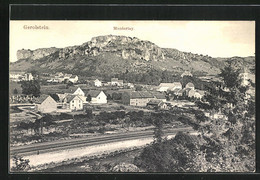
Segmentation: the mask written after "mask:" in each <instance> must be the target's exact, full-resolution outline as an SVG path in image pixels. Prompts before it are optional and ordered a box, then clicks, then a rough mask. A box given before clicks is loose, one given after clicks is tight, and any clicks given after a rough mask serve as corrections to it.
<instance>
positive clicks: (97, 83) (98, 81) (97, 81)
mask: <svg viewBox="0 0 260 180" xmlns="http://www.w3.org/2000/svg"><path fill="white" fill-rule="evenodd" d="M94 86H96V87H101V86H102V82H101V81H100V80H98V79H96V80H94Z"/></svg>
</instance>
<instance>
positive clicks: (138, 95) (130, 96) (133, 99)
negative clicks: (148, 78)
mask: <svg viewBox="0 0 260 180" xmlns="http://www.w3.org/2000/svg"><path fill="white" fill-rule="evenodd" d="M151 99H155V97H154V96H153V95H152V94H151V93H149V92H147V91H132V92H124V93H123V94H122V103H123V104H126V105H131V106H141V107H145V106H146V105H147V103H148V102H149V101H150V100H151Z"/></svg>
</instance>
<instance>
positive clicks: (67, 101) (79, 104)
mask: <svg viewBox="0 0 260 180" xmlns="http://www.w3.org/2000/svg"><path fill="white" fill-rule="evenodd" d="M63 108H64V109H70V110H76V111H77V110H82V109H83V100H82V99H81V98H80V97H79V96H78V95H67V96H66V97H65V98H64V99H63Z"/></svg>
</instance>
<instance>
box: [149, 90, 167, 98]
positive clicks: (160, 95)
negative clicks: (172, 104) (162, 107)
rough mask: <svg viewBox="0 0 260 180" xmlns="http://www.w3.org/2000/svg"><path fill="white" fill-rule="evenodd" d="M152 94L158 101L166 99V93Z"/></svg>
mask: <svg viewBox="0 0 260 180" xmlns="http://www.w3.org/2000/svg"><path fill="white" fill-rule="evenodd" d="M151 94H152V95H153V96H154V97H155V98H156V99H166V97H165V94H164V93H160V92H151Z"/></svg>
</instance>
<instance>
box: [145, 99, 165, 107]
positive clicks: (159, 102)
mask: <svg viewBox="0 0 260 180" xmlns="http://www.w3.org/2000/svg"><path fill="white" fill-rule="evenodd" d="M161 103H162V101H161V100H157V99H152V100H150V101H149V102H148V103H147V105H157V106H159V105H160V104H161Z"/></svg>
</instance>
